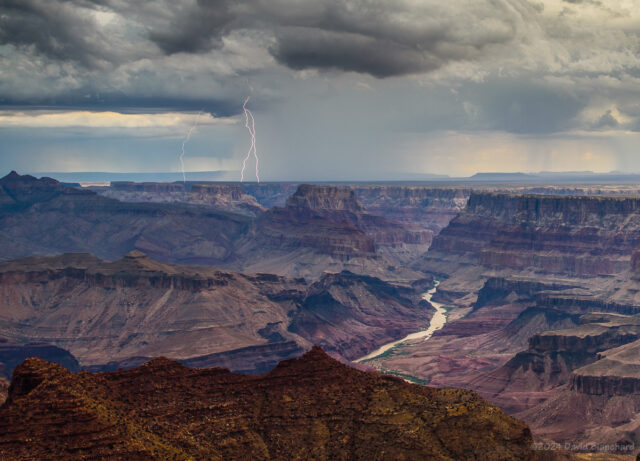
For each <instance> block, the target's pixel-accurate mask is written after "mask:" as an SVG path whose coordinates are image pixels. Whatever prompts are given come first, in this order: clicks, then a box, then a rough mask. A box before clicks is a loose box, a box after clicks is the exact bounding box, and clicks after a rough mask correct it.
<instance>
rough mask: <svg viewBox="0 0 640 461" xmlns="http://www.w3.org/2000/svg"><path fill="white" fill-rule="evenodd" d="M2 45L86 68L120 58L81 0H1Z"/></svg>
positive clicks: (0, 26) (0, 36)
mask: <svg viewBox="0 0 640 461" xmlns="http://www.w3.org/2000/svg"><path fill="white" fill-rule="evenodd" d="M0 44H3V45H6V44H11V45H15V46H17V47H30V48H33V49H34V50H35V51H36V52H37V53H39V54H41V55H44V56H47V57H49V58H52V59H55V60H61V61H75V62H77V63H79V64H81V65H83V66H85V67H89V68H95V67H101V66H103V65H104V64H105V63H107V62H110V61H113V60H114V59H116V55H115V54H114V53H113V50H110V49H109V47H108V37H106V36H104V35H102V34H101V33H100V30H99V28H98V27H97V25H96V23H95V21H94V20H93V19H92V18H91V17H89V16H88V15H86V14H83V12H82V11H81V10H79V9H78V3H77V2H71V1H57V0H4V1H2V2H0Z"/></svg>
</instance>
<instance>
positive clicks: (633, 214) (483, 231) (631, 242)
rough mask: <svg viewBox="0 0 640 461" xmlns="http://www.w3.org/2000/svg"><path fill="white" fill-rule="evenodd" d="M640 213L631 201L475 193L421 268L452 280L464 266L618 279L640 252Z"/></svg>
mask: <svg viewBox="0 0 640 461" xmlns="http://www.w3.org/2000/svg"><path fill="white" fill-rule="evenodd" d="M639 211H640V199H638V198H633V197H595V196H589V197H586V196H584V197H577V196H546V195H514V194H504V193H479V192H474V193H472V194H471V196H470V198H469V202H468V204H467V207H466V208H465V209H464V210H463V211H462V212H461V214H460V215H459V216H458V217H456V218H455V219H454V220H452V221H451V223H450V224H449V226H448V227H447V228H445V229H444V230H443V231H442V232H441V233H440V234H439V235H438V236H437V238H436V239H435V240H434V242H433V245H432V246H431V248H430V250H429V252H428V253H427V254H426V255H425V257H424V260H423V261H419V262H417V267H422V268H426V269H429V270H432V271H434V272H435V271H437V267H438V264H440V265H442V266H444V267H445V270H446V271H447V272H446V273H447V274H448V275H452V274H453V273H455V272H456V271H458V270H459V269H460V268H461V267H462V266H464V265H465V264H466V265H469V264H478V265H481V266H484V267H485V268H490V269H495V270H505V269H506V270H515V271H519V270H530V271H531V270H533V271H538V272H541V273H550V274H566V275H573V276H584V275H586V276H594V275H612V274H618V273H620V272H622V271H624V270H626V269H628V268H629V266H630V258H631V254H632V252H633V250H634V248H636V247H637V246H638V245H639V244H640V212H639ZM454 259H457V260H458V262H457V263H456V261H453V260H454ZM443 261H444V262H447V261H450V262H451V264H450V266H451V267H448V268H447V265H446V264H442V262H443Z"/></svg>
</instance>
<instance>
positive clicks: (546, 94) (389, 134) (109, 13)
mask: <svg viewBox="0 0 640 461" xmlns="http://www.w3.org/2000/svg"><path fill="white" fill-rule="evenodd" d="M635 3H636V2H634V1H631V0H610V1H607V2H596V1H586V0H585V1H577V0H571V1H569V0H451V1H448V2H442V1H438V0H398V1H395V2H387V1H383V0H314V1H311V0H175V1H170V0H145V1H142V2H127V1H125V0H5V1H3V2H1V3H0V106H4V107H5V111H4V112H3V113H2V116H0V129H3V130H8V129H17V128H19V127H24V128H28V127H31V128H36V127H38V125H37V124H35V125H34V123H36V122H35V121H36V120H40V121H42V120H45V118H42V117H41V115H38V114H36V113H35V112H34V113H33V114H31V115H25V111H29V110H32V111H35V110H43V109H46V110H54V111H58V112H60V111H62V112H65V111H69V112H70V114H69V115H63V114H62V113H58V114H57V115H55V116H53V115H51V114H50V117H54V118H55V120H56V123H59V125H56V126H58V127H62V126H63V125H64V124H65V123H66V124H67V125H64V126H70V127H73V126H75V125H73V123H77V120H78V117H79V116H78V114H79V113H81V112H82V111H88V112H89V113H94V114H98V113H102V114H104V113H105V112H106V111H110V112H113V113H115V114H120V115H121V116H118V117H119V119H120V120H122V121H124V120H128V122H127V123H129V122H132V121H133V120H138V121H139V120H142V118H140V117H142V116H141V115H137V116H136V117H138V119H136V118H135V117H129V118H127V117H125V115H126V114H129V113H131V112H135V113H136V114H144V113H147V114H151V115H150V116H149V117H147V118H146V119H145V120H147V121H151V123H158V126H160V125H162V123H164V121H166V120H168V119H170V118H171V117H174V116H175V114H177V113H179V112H186V113H193V112H197V111H200V110H204V111H205V112H207V113H209V114H211V116H212V120H213V118H216V119H217V118H223V119H224V118H226V117H234V116H235V117H236V121H237V122H241V120H240V117H239V116H240V115H241V105H242V101H243V99H244V97H245V96H246V95H247V94H249V93H251V94H252V104H253V110H254V112H255V114H256V116H257V117H258V121H259V126H258V133H257V134H258V138H259V142H261V148H263V149H265V153H267V154H270V155H272V156H273V157H274V162H273V163H274V164H275V165H279V164H282V165H291V164H292V162H291V159H294V161H293V164H295V163H296V160H301V161H302V160H303V159H305V158H306V156H307V155H311V154H308V153H311V152H314V153H319V154H318V155H321V157H322V158H323V159H326V161H324V162H322V164H321V165H318V168H320V170H322V171H324V172H325V173H326V174H327V175H331V174H333V173H332V171H333V168H334V166H332V162H333V161H334V158H335V161H339V162H342V163H343V164H344V165H345V166H348V167H347V169H348V170H349V171H356V169H357V168H358V165H361V164H362V162H363V159H365V158H367V155H370V154H369V153H370V152H375V154H373V155H380V156H383V155H385V152H386V155H391V154H390V152H392V151H393V149H392V146H391V144H392V143H393V142H396V141H395V140H397V138H398V136H400V137H401V136H404V135H407V133H412V134H416V133H419V134H423V135H425V136H431V135H430V134H429V133H436V132H439V133H441V132H453V133H484V135H483V136H485V137H486V139H489V138H490V136H489V135H487V133H507V134H510V135H514V136H521V137H523V136H524V137H527V136H529V137H534V138H536V139H541V138H542V137H552V136H555V135H557V134H563V135H566V136H574V135H575V136H586V135H587V134H589V135H591V134H593V135H598V136H599V135H604V134H607V135H611V136H613V135H614V134H615V136H616V139H617V138H619V137H624V136H625V135H626V134H632V133H636V132H638V131H640V10H638V8H636V7H635V6H636V5H635ZM18 112H20V113H22V114H23V115H21V116H18V115H17V114H18ZM74 114H75V115H74ZM123 114H125V115H123ZM158 114H168V115H166V116H164V115H162V116H161V115H158ZM171 114H174V115H171ZM39 117H40V118H39ZM114 117H115V116H114ZM118 117H115V118H118ZM102 118H103V119H104V116H102ZM89 119H91V120H93V121H96V120H98V116H97V115H93V116H90V117H89V118H88V119H87V120H89ZM302 121H304V123H302ZM87 123H89V122H87ZM91 123H93V122H91ZM123 123H124V122H123ZM238 124H239V123H238ZM178 125H179V123H178ZM39 127H40V128H42V126H39ZM127 127H128V128H130V129H132V130H135V129H138V128H141V126H138V124H137V122H136V123H131V124H129V125H126V126H124V128H127ZM84 128H86V129H89V128H92V129H95V130H99V129H100V128H106V127H104V126H101V125H100V124H98V125H91V124H85V126H84ZM121 128H122V127H121ZM238 128H241V126H240V127H238V126H235V127H233V128H231V127H230V128H229V130H230V131H229V132H228V136H226V137H224V142H222V141H220V142H218V141H217V140H215V139H211V145H212V146H214V147H212V149H211V150H212V152H210V153H207V154H206V155H211V156H215V157H216V158H222V157H224V158H230V157H233V156H235V155H239V154H240V153H241V152H242V151H243V149H244V147H245V146H244V145H243V142H244V141H245V139H244V138H242V136H243V132H242V130H241V129H238ZM318 130H323V132H324V137H317V136H316V135H315V133H317V132H318ZM43 133H46V131H45V132H43ZM96 133H97V135H99V133H98V132H96ZM13 135H15V139H16V141H15V142H16V143H17V144H16V145H19V142H18V138H19V136H18V134H17V132H12V136H13ZM234 136H235V137H236V138H234ZM326 136H328V137H330V138H332V141H331V142H328V140H327V139H326ZM353 136H358V138H357V139H352V137H353ZM232 138H233V139H236V141H235V143H232V144H233V145H230V144H229V139H232ZM298 139H299V140H300V141H298ZM456 139H457V138H456ZM523 139H524V138H523ZM529 139H531V138H529ZM584 139H586V138H584ZM309 140H313V143H311V142H310V141H309ZM392 140H394V141H392ZM62 142H63V141H60V143H62ZM527 142H529V141H527ZM387 143H390V144H389V146H388V148H387V150H386V151H385V152H378V151H379V146H384V145H387ZM578 144H579V145H583V144H584V143H583V144H580V143H578ZM447 145H448V146H449V150H450V151H451V152H452V155H453V153H455V151H456V149H459V150H460V152H463V151H464V152H466V150H464V149H463V147H464V146H462V145H457V144H455V143H451V142H448V143H447ZM559 145H560V144H559ZM584 145H586V144H584ZM614 145H616V144H615V143H612V144H611V146H614ZM617 145H618V146H620V145H625V146H626V143H622V144H620V143H618V144H617ZM455 146H458V147H455ZM34 149H35V147H34ZM425 149H426V148H425ZM563 149H564V150H565V151H567V152H568V150H567V149H568V148H567V147H566V145H565V147H563ZM608 149H609V151H610V154H609V155H610V156H611V158H614V157H615V156H616V155H617V154H616V152H615V147H609V148H608ZM515 150H517V151H518V152H520V154H518V155H525V156H527V157H531V158H534V157H535V155H536V153H535V149H530V148H527V149H520V150H518V149H515ZM142 151H143V153H142V154H140V155H146V154H144V149H143V150H142ZM583 153H584V154H586V151H585V152H583ZM7 155H8V154H6V153H3V156H4V157H5V158H7V157H6V156H7ZM423 155H424V156H425V158H427V159H429V158H431V157H429V153H428V152H427V151H425V152H423ZM460 155H462V154H460ZM464 155H468V154H466V153H465V154H464ZM496 155H497V154H496ZM501 155H502V154H501ZM567 155H569V154H567ZM580 155H582V154H580ZM603 155H606V153H605V152H604V151H600V152H599V154H598V159H599V160H598V162H597V164H598V165H600V166H601V165H609V164H610V163H611V162H609V161H608V160H607V161H603V160H602V158H603V157H602V156H603ZM334 156H335V157H334ZM497 156H498V155H497ZM571 156H573V157H570V158H583V157H580V156H579V155H578V154H577V153H575V152H574V153H572V154H571ZM575 156H578V157H575ZM276 157H277V159H276ZM314 158H315V157H314ZM452 158H453V157H452ZM584 158H586V159H587V160H585V161H586V162H587V164H588V163H589V161H590V160H589V158H593V157H589V156H587V157H584ZM307 160H308V159H307ZM439 161H440V160H439ZM345 162H346V163H345ZM5 163H7V164H9V163H10V161H9V160H7V161H6V162H5ZM427 163H428V162H427ZM502 163H504V162H502ZM557 163H558V165H564V163H566V162H561V161H558V162H557ZM591 163H593V165H594V168H596V167H597V165H596V162H595V161H592V162H591ZM525 164H532V165H535V164H536V162H535V161H532V162H529V163H526V162H525ZM613 164H614V165H615V164H616V163H615V162H613ZM587 166H588V165H587ZM403 167H404V168H407V169H409V170H411V168H412V167H411V165H403ZM266 168H267V169H268V167H266ZM424 168H426V169H429V167H428V164H427V165H425V166H424ZM637 168H638V169H640V162H638V166H637ZM430 169H431V170H434V168H430ZM343 170H344V168H343ZM438 170H439V172H441V169H440V168H439V167H438ZM453 170H454V168H451V171H453ZM302 172H303V171H302V167H301V168H300V171H296V172H293V173H292V175H293V174H298V175H299V174H302ZM368 174H369V173H368Z"/></svg>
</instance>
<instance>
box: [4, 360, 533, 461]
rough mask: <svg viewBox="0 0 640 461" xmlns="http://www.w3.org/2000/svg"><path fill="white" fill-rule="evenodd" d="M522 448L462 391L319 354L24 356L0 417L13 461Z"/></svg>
mask: <svg viewBox="0 0 640 461" xmlns="http://www.w3.org/2000/svg"><path fill="white" fill-rule="evenodd" d="M62 434H64V437H62ZM25 440H28V441H29V443H24V442H25ZM531 442H532V439H531V434H530V432H529V430H528V428H527V427H526V426H525V425H524V424H522V423H520V422H518V421H516V420H514V419H512V418H510V417H508V416H507V415H505V414H504V413H502V412H501V411H500V410H499V409H497V408H495V407H492V406H490V405H489V404H487V403H486V402H485V401H483V400H482V399H480V398H479V397H477V396H476V395H475V394H473V393H472V392H469V391H462V390H455V389H446V390H436V389H431V388H426V387H421V386H416V385H411V384H407V383H405V382H403V381H401V380H399V379H397V378H392V377H386V376H381V375H379V374H376V373H365V372H361V371H357V370H354V369H351V368H349V367H347V366H345V365H342V364H340V363H338V362H336V361H334V360H332V359H331V358H329V357H328V356H327V355H326V354H325V353H324V352H322V350H320V349H319V348H314V349H312V350H311V351H310V352H308V353H307V354H305V355H304V356H303V357H301V358H299V359H291V360H286V361H283V362H281V363H280V365H279V366H278V367H277V368H276V369H274V370H273V371H271V372H270V373H268V374H266V375H261V376H256V377H251V376H245V375H236V374H232V373H230V372H228V371H227V370H223V369H218V368H214V369H196V370H192V369H188V368H185V367H183V366H182V365H180V364H178V363H176V362H171V361H168V360H166V359H156V360H153V361H151V362H149V363H147V364H145V365H143V366H141V367H138V368H136V369H132V370H129V371H124V372H115V373H104V374H88V373H81V374H73V373H69V372H67V371H65V370H64V369H63V368H61V367H59V366H57V365H54V364H50V363H48V362H44V361H41V360H37V359H30V360H28V361H26V362H25V363H24V364H23V365H21V366H20V367H19V368H18V369H17V370H16V375H15V376H14V380H13V383H12V385H11V389H10V395H9V400H8V403H7V404H6V405H5V406H4V407H2V409H0V457H3V458H10V459H16V460H21V459H34V458H43V457H44V458H57V459H86V458H87V457H92V458H98V457H99V458H128V459H158V458H161V459H188V458H198V459H205V458H206V459H239V458H246V457H251V458H253V459H293V458H305V459H311V458H317V459H372V458H375V459H389V460H391V459H393V460H395V459H433V460H449V459H477V460H512V459H523V460H524V459H534V452H533V451H532V449H531Z"/></svg>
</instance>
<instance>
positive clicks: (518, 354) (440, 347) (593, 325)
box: [372, 191, 640, 452]
mask: <svg viewBox="0 0 640 461" xmlns="http://www.w3.org/2000/svg"><path fill="white" fill-rule="evenodd" d="M639 205H640V200H639V199H638V198H637V197H633V196H629V197H627V196H607V197H605V196H567V195H563V196H553V195H531V194H524V195H521V194H513V193H502V192H501V193H496V192H475V191H474V192H472V193H471V195H470V198H469V202H468V205H467V207H466V208H465V209H464V210H463V211H462V212H461V213H460V214H459V215H458V216H457V217H456V218H454V219H453V220H452V221H451V222H450V223H449V225H448V226H447V227H446V228H444V229H443V230H442V231H441V232H440V233H439V234H438V235H437V236H436V237H435V238H434V241H433V244H432V246H431V248H430V249H429V250H428V251H427V253H426V254H425V255H423V256H422V257H420V258H417V259H416V260H415V262H414V264H413V267H414V269H419V270H422V271H425V272H428V273H432V274H434V276H435V277H436V278H439V279H440V280H441V283H440V284H439V285H438V290H437V292H436V293H435V295H434V298H433V299H434V300H436V301H438V302H440V303H443V304H445V306H446V307H447V315H448V320H447V324H446V325H445V327H444V328H443V329H442V330H440V331H437V332H436V333H435V334H434V335H433V337H432V338H431V339H430V340H429V341H426V342H422V341H413V342H409V343H407V344H403V347H402V348H401V349H400V350H399V351H398V352H397V353H395V354H388V355H386V356H383V357H380V358H378V359H375V360H374V361H373V362H374V363H373V364H372V365H374V366H375V367H376V368H378V369H382V370H385V371H388V372H393V373H396V374H399V375H401V376H410V377H412V378H414V379H418V380H420V381H421V382H425V383H429V385H434V386H437V387H449V386H455V387H464V388H470V389H474V390H476V391H477V392H479V393H480V395H482V396H483V397H485V398H487V399H489V401H491V402H493V403H495V404H497V405H498V406H500V407H501V408H503V409H505V410H506V411H507V413H509V414H511V415H514V416H515V417H517V418H519V419H521V420H523V421H525V422H527V423H528V424H530V426H531V428H532V430H533V432H534V434H536V436H538V437H542V438H546V439H547V440H549V439H551V440H555V441H559V442H562V443H576V444H577V445H578V446H583V447H584V446H587V445H588V444H589V443H592V442H593V441H594V440H596V441H598V442H601V443H603V444H612V445H615V446H618V447H621V448H620V449H621V450H622V452H624V450H625V449H629V447H634V446H637V445H638V441H639V439H638V435H639V434H640V431H639V430H638V427H639V426H640V425H639V424H638V422H637V421H636V419H635V416H634V414H635V413H634V410H633V409H634V408H638V407H637V395H636V389H637V387H636V384H635V381H634V379H635V369H636V368H635V367H637V365H636V362H635V355H634V353H633V351H634V350H635V349H634V347H636V341H638V340H639V339H640V336H638V334H639V333H640V330H639V329H638V323H637V317H636V316H637V315H638V314H639V313H640V307H638V306H639V303H638V301H639V299H638V292H640V285H639V282H640V279H639V277H638V275H637V270H638V268H637V265H638V263H637V261H638V257H637V253H636V249H637V247H638V237H639V236H640V234H639V231H640V209H639ZM623 408H626V409H628V410H624V411H622V409H623ZM580 444H582V445H580ZM616 444H617V445H616Z"/></svg>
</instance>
